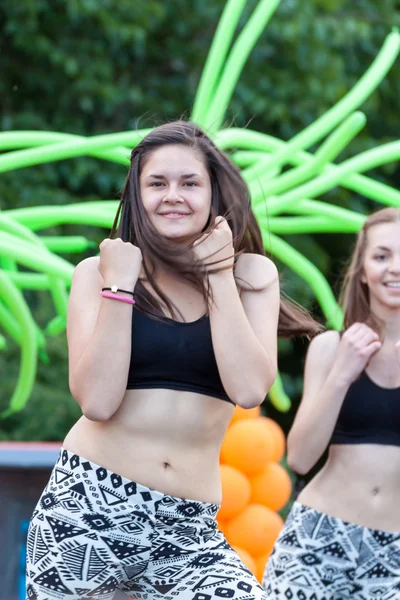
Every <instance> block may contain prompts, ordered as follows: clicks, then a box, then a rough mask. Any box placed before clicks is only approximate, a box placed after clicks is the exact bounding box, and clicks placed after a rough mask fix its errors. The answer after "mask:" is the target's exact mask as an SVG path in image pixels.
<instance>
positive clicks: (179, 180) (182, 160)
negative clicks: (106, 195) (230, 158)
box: [140, 144, 211, 245]
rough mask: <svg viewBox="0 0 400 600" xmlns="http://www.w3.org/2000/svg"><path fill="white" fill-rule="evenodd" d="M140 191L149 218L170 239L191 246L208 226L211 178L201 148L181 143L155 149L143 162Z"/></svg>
mask: <svg viewBox="0 0 400 600" xmlns="http://www.w3.org/2000/svg"><path fill="white" fill-rule="evenodd" d="M140 193H141V197H142V202H143V207H144V209H145V211H146V213H147V216H148V218H149V220H150V221H151V223H152V224H153V225H154V227H155V228H156V229H157V231H159V233H160V234H161V235H163V236H165V237H166V238H168V239H170V240H171V241H174V242H176V243H178V244H187V245H189V244H190V243H192V242H193V241H194V240H195V239H197V238H198V237H199V235H200V234H201V232H202V231H203V229H204V228H205V226H206V225H207V222H208V219H209V216H210V210H211V181H210V177H209V174H208V171H207V168H206V165H205V162H204V158H203V156H202V154H201V152H200V151H196V150H194V149H192V148H190V147H188V146H184V145H180V144H168V145H164V146H161V147H160V148H158V149H157V150H154V151H153V152H152V153H151V154H150V155H149V156H148V157H147V159H146V160H145V161H144V165H143V168H142V171H141V174H140Z"/></svg>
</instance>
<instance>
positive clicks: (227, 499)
mask: <svg viewBox="0 0 400 600" xmlns="http://www.w3.org/2000/svg"><path fill="white" fill-rule="evenodd" d="M220 472H221V484H222V504H221V508H220V509H219V511H218V515H219V518H221V519H223V520H225V519H231V518H232V517H234V516H236V515H237V514H239V513H240V512H241V511H242V510H243V509H244V507H245V506H246V505H247V504H248V503H249V501H250V496H251V488H250V482H249V480H248V479H247V477H246V476H245V475H243V473H241V472H240V471H238V470H237V469H235V468H234V467H230V466H229V465H221V466H220Z"/></svg>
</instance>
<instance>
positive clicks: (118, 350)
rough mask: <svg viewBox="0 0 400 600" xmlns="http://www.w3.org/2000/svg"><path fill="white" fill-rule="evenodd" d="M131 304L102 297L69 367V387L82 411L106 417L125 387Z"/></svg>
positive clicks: (129, 354)
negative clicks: (87, 339)
mask: <svg viewBox="0 0 400 600" xmlns="http://www.w3.org/2000/svg"><path fill="white" fill-rule="evenodd" d="M131 331H132V305H131V304H128V303H125V302H119V301H117V300H111V299H106V298H103V299H102V300H101V305H100V309H99V313H98V318H97V322H96V326H95V329H94V332H93V335H92V337H91V339H90V342H89V344H88V346H87V348H86V350H85V352H84V353H83V355H82V356H81V358H80V360H79V361H78V363H77V364H76V365H74V367H73V368H71V369H70V388H71V393H72V395H73V396H74V398H75V400H76V401H77V402H78V403H79V405H80V406H81V408H82V411H83V413H84V414H85V416H87V417H88V418H90V419H93V420H101V421H102V420H107V419H108V418H109V417H110V416H111V415H112V414H114V412H115V411H116V410H117V409H118V407H119V405H120V403H121V401H122V398H123V396H124V394H125V391H126V383H127V378H128V370H129V363H130V356H131Z"/></svg>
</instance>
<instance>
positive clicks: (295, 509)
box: [290, 501, 400, 536]
mask: <svg viewBox="0 0 400 600" xmlns="http://www.w3.org/2000/svg"><path fill="white" fill-rule="evenodd" d="M304 513H309V514H310V515H312V514H314V515H316V516H318V518H321V517H326V518H327V519H329V521H330V522H331V523H332V524H334V523H340V525H341V526H343V527H345V529H347V528H348V529H354V528H355V527H357V528H359V529H363V530H364V531H368V532H370V533H372V534H387V535H389V536H391V535H398V534H399V533H400V531H399V532H395V531H385V530H384V529H373V528H372V527H366V526H365V525H359V524H358V523H351V522H350V521H344V520H343V519H341V518H340V517H334V516H332V515H328V514H327V513H324V512H321V511H319V510H317V509H316V508H312V507H311V506H307V505H306V504H302V503H301V502H297V501H295V502H293V505H292V509H291V511H290V516H291V518H295V517H296V516H297V515H299V514H304Z"/></svg>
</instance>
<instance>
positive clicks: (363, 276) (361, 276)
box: [360, 269, 367, 284]
mask: <svg viewBox="0 0 400 600" xmlns="http://www.w3.org/2000/svg"><path fill="white" fill-rule="evenodd" d="M360 281H361V283H365V284H366V283H367V277H366V275H365V272H364V269H363V270H362V271H361V275H360Z"/></svg>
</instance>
